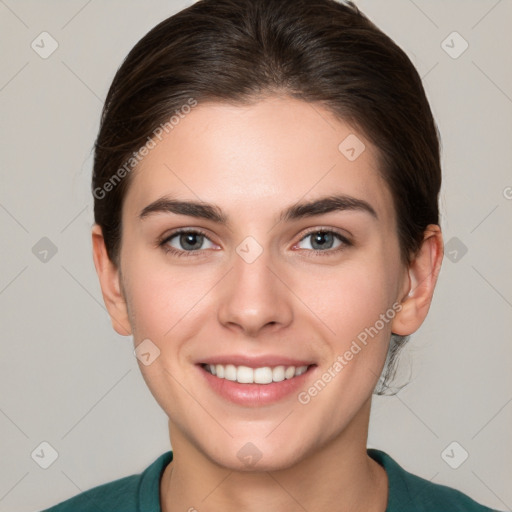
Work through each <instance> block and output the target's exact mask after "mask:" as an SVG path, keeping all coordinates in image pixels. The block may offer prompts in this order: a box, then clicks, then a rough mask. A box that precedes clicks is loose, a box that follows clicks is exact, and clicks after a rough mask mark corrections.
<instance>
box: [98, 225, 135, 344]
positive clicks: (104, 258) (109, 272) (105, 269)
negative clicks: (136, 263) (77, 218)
mask: <svg viewBox="0 0 512 512" xmlns="http://www.w3.org/2000/svg"><path fill="white" fill-rule="evenodd" d="M92 251H93V258H94V266H95V267H96V273H97V274H98V278H99V280H100V286H101V292H102V294H103V301H104V302H105V306H106V307H107V311H108V314H109V315H110V320H111V322H112V327H113V328H114V329H115V331H116V332H117V333H118V334H121V335H122V336H129V335H130V334H132V329H131V326H130V322H129V317H128V308H127V305H126V300H125V298H124V296H123V293H122V292H121V283H120V275H119V274H120V272H119V269H118V268H117V266H116V265H115V264H114V263H113V262H112V261H111V260H110V258H109V257H108V254H107V248H106V247H105V240H104V238H103V232H102V229H101V227H100V226H99V225H98V224H94V226H93V228H92Z"/></svg>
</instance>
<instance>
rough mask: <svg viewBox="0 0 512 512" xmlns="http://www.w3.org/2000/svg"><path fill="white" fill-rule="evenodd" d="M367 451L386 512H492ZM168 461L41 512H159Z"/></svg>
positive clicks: (163, 459) (379, 453)
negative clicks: (381, 472)
mask: <svg viewBox="0 0 512 512" xmlns="http://www.w3.org/2000/svg"><path fill="white" fill-rule="evenodd" d="M367 451H368V455H369V456H370V457H371V458H372V459H374V460H375V461H377V462H378V463H379V464H380V465H381V466H383V467H384V469H385V470H386V473H387V475H388V480H389V497H388V505H387V507H386V512H457V511H460V512H496V511H493V510H492V509H490V508H488V507H484V506H483V505H480V504H479V503H477V502H476V501H474V500H472V499H471V498H470V497H469V496H467V495H466V494H463V493H462V492H460V491H457V490H455V489H452V488H451V487H447V486H445V485H440V484H435V483H432V482H430V481H428V480H425V479H424V478H421V477H419V476H416V475H413V474H412V473H409V472H407V471H405V469H403V468H402V467H401V466H400V465H399V464H398V463H397V462H395V461H394V460H393V459H392V458H391V457H390V456H389V455H388V454H387V453H385V452H383V451H380V450H376V449H374V448H368V449H367ZM171 460H172V452H171V451H169V452H167V453H164V454H163V455H161V456H160V457H158V459H156V461H155V462H153V464H151V465H150V466H149V467H148V468H146V469H145V470H144V471H143V472H142V473H141V474H139V475H132V476H127V477H125V478H120V479H119V480H114V481H113V482H110V483H107V484H103V485H100V486H98V487H94V488H93V489H90V490H89V491H86V492H84V493H82V494H79V495H78V496H75V497H74V498H71V499H69V500H67V501H64V502H62V503H60V504H59V505H56V506H54V507H51V508H49V509H46V510H44V511H43V512H161V508H160V477H161V476H162V473H163V471H164V469H165V467H166V466H167V465H168V464H169V462H171Z"/></svg>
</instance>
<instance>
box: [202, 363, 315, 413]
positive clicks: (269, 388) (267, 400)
mask: <svg viewBox="0 0 512 512" xmlns="http://www.w3.org/2000/svg"><path fill="white" fill-rule="evenodd" d="M197 367H198V368H199V371H200V372H201V374H202V375H203V377H204V378H205V379H206V382H207V383H208V384H209V385H210V387H211V388H212V389H213V390H214V391H215V392H216V393H217V394H219V395H220V396H221V397H223V398H225V399H227V400H229V401H230V402H234V403H236V404H238V405H243V406H246V407H258V406H261V405H267V404H271V403H273V402H278V401H279V400H282V399H283V398H285V397H287V396H289V395H291V394H292V393H296V392H298V391H299V390H301V389H305V383H306V380H307V379H309V377H310V376H311V375H312V373H314V370H315V368H316V365H312V366H310V367H309V368H308V370H307V371H306V372H304V373H303V374H302V375H299V376H297V377H293V378H291V379H285V380H282V381H281V382H271V383H270V384H240V383H239V382H237V381H232V380H228V379H220V378H219V377H216V376H215V375H212V374H211V373H210V372H207V371H206V370H205V369H204V368H203V367H202V366H201V365H197Z"/></svg>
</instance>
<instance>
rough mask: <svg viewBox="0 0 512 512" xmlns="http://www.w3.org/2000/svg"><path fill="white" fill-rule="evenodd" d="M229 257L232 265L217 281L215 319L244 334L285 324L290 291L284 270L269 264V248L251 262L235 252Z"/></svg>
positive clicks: (290, 316) (289, 312)
mask: <svg viewBox="0 0 512 512" xmlns="http://www.w3.org/2000/svg"><path fill="white" fill-rule="evenodd" d="M233 260H234V261H233V268H232V269H231V271H230V272H229V273H228V275H227V276H226V277H225V278H224V279H223V280H222V281H221V283H219V284H220V297H219V308H218V320H219V322H220V323H221V324H222V325H223V326H224V327H227V328H229V329H231V330H238V331H239V333H242V334H244V335H246V336H247V337H257V336H258V335H259V333H260V332H261V331H263V330H266V331H269V332H271V331H277V330H279V329H282V328H284V327H286V326H288V325H289V324H290V323H291V322H292V319H293V309H292V302H291V300H292V297H293V294H292V292H291V291H290V290H289V288H288V287H287V286H286V284H285V283H286V278H285V276H284V275H282V274H283V272H284V271H282V270H281V272H280V271H279V269H278V268H276V266H275V265H273V264H272V261H271V257H270V255H269V251H263V253H262V254H261V255H260V256H259V257H258V258H257V259H256V260H255V261H252V262H248V261H246V260H245V259H244V258H243V257H241V256H239V255H238V254H235V255H234V258H233ZM249 261H250V260H249Z"/></svg>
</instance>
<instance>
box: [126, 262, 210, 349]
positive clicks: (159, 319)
mask: <svg viewBox="0 0 512 512" xmlns="http://www.w3.org/2000/svg"><path fill="white" fill-rule="evenodd" d="M148 259H149V258H147V257H145V258H144V257H142V258H135V257H134V258H132V260H131V261H130V262H129V263H128V264H127V268H126V270H127V274H128V275H129V280H128V281H129V282H128V285H127V294H128V297H129V303H130V310H131V321H132V327H133V330H134V337H135V340H136V341H138V340H140V339H143V338H150V339H152V338H154V339H155V340H162V341H163V340H165V339H166V338H167V337H171V336H172V334H173V332H174V330H175V329H177V328H178V325H179V326H180V327H179V328H180V330H181V329H182V327H183V325H185V323H187V325H188V324H189V323H190V322H191V320H192V323H193V319H194V316H195V315H196V314H197V313H198V312H199V310H200V300H201V298H202V297H203V296H204V294H205V291H206V290H208V289H209V288H211V285H209V281H210V280H212V279H211V276H210V279H209V278H208V275H207V274H206V273H205V272H201V271H193V272H191V271H190V269H187V270H185V269H183V268H179V267H176V268H174V269H173V270H171V269H170V267H169V266H167V265H165V264H162V263H161V262H160V261H154V262H153V263H152V264H147V263H146V264H141V263H142V261H145V262H148ZM185 318H186V320H187V322H182V320H184V319H185ZM155 343H158V342H157V341H155Z"/></svg>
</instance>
